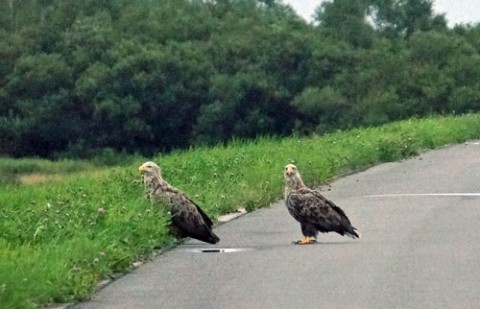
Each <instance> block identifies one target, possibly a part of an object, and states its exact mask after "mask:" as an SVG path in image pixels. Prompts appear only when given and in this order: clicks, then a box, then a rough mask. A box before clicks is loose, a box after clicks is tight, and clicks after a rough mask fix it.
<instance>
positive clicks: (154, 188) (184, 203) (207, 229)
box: [138, 162, 220, 244]
mask: <svg viewBox="0 0 480 309" xmlns="http://www.w3.org/2000/svg"><path fill="white" fill-rule="evenodd" d="M138 170H139V171H140V172H142V173H143V180H144V185H145V194H146V195H147V197H148V198H149V199H150V200H151V201H152V202H158V203H159V204H160V205H164V206H165V207H167V210H168V211H169V213H170V214H171V216H172V217H171V226H170V229H171V233H172V235H173V236H175V237H176V238H180V239H181V238H184V237H192V238H195V239H198V240H200V241H204V242H207V243H210V244H216V243H218V242H219V241H220V238H219V237H218V236H217V235H215V234H214V233H213V231H212V225H213V222H212V220H211V219H210V218H209V217H208V216H207V214H206V213H205V212H204V211H203V210H202V209H201V208H200V206H198V205H197V204H196V203H195V202H194V201H193V200H192V199H190V198H189V197H188V196H187V195H186V194H185V193H183V192H182V191H180V190H179V189H177V188H175V187H173V186H172V185H170V184H169V183H168V182H166V181H165V180H164V179H163V178H162V175H161V171H160V167H159V166H158V165H157V164H155V163H153V162H145V163H143V164H142V165H141V166H140V167H139V168H138Z"/></svg>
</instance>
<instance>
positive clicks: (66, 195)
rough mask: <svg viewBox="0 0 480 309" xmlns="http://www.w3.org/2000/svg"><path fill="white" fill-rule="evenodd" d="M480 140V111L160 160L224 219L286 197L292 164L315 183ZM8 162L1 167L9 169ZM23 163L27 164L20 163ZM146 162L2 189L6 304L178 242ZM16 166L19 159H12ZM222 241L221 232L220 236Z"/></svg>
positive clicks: (0, 273) (55, 291)
mask: <svg viewBox="0 0 480 309" xmlns="http://www.w3.org/2000/svg"><path fill="white" fill-rule="evenodd" d="M478 138H480V115H478V114H471V115H465V116H461V117H446V118H439V117H434V118H428V119H412V120H408V121H402V122H397V123H392V124H389V125H385V126H382V127H376V128H369V129H358V130H352V131H348V132H337V133H333V134H329V135H325V136H313V137H310V138H285V139H277V138H259V139H257V140H256V141H253V142H243V141H233V142H232V143H230V144H229V145H227V146H218V147H213V148H192V149H190V150H188V151H179V152H175V153H171V154H168V155H159V156H157V157H155V158H152V160H154V161H156V162H157V163H158V164H159V165H160V166H161V167H162V170H163V175H164V177H165V178H166V179H167V180H168V181H169V182H170V183H171V184H173V185H175V186H177V187H179V188H181V189H182V190H183V191H185V192H186V193H187V194H188V195H190V196H191V197H192V198H193V199H194V200H196V201H197V202H198V203H199V204H200V206H201V207H202V208H203V209H205V211H206V212H207V213H208V214H210V215H212V216H217V215H220V214H224V213H226V212H230V211H234V210H236V209H238V208H240V207H245V208H247V210H250V211H251V210H254V209H256V208H258V207H263V206H266V205H268V204H269V203H271V202H273V201H275V200H277V199H279V198H281V195H282V191H283V173H282V171H283V167H284V165H285V164H287V163H289V162H292V161H293V162H295V163H296V164H297V166H298V167H299V169H300V171H301V172H302V174H303V176H304V178H305V181H306V182H307V183H309V184H311V185H316V184H319V183H322V182H326V181H328V180H330V179H331V178H333V177H335V176H337V175H340V174H342V173H345V172H349V171H355V170H358V169H361V168H364V167H367V166H370V165H372V164H376V163H379V162H386V161H396V160H400V159H402V158H406V157H409V156H413V155H416V154H418V153H419V152H421V151H423V150H425V149H433V148H436V147H438V146H442V145H445V144H453V143H459V142H463V141H466V140H469V139H478ZM2 162H5V161H2V160H0V170H2V167H1V164H2ZM18 162H19V164H21V162H22V161H18ZM141 163H142V162H140V161H139V162H135V163H133V164H127V165H125V166H122V167H115V168H98V167H92V166H86V167H85V170H84V172H82V173H77V171H79V170H75V173H73V174H72V175H70V176H69V173H62V172H61V171H66V170H69V168H68V164H67V165H63V163H62V162H56V163H52V164H53V165H54V166H51V167H50V168H49V169H57V170H58V171H59V172H58V173H60V174H61V175H62V176H61V177H60V178H58V179H52V180H49V181H46V182H42V183H38V184H35V185H21V184H8V185H3V186H0V261H1V263H0V308H37V307H39V306H41V305H44V304H48V303H54V302H59V303H62V302H72V301H77V300H81V299H85V298H87V297H88V296H89V295H91V293H92V292H93V291H94V288H95V284H96V282H98V281H99V280H101V279H103V278H108V277H109V276H112V275H113V274H114V273H116V272H124V271H128V269H130V267H131V265H132V262H133V261H134V260H136V259H144V258H147V257H148V256H149V255H150V254H151V253H152V252H153V251H154V250H155V248H158V247H163V246H167V245H169V244H171V243H172V241H173V240H172V238H171V237H170V236H169V235H168V231H167V224H168V219H167V216H166V215H165V213H163V212H162V210H161V209H158V208H156V207H153V206H152V205H151V204H149V203H148V202H147V201H146V200H145V199H144V198H143V186H142V184H141V183H140V175H139V174H138V172H137V168H138V166H139V165H140V164H141ZM11 164H12V162H10V163H9V165H11ZM219 236H220V237H221V235H219Z"/></svg>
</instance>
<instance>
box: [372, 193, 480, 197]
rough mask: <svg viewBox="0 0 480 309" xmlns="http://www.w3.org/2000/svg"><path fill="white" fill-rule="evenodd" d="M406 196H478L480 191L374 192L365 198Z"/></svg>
mask: <svg viewBox="0 0 480 309" xmlns="http://www.w3.org/2000/svg"><path fill="white" fill-rule="evenodd" d="M406 196H478V197H480V193H407V194H373V195H364V196H363V198H378V197H406Z"/></svg>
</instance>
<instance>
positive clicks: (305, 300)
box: [75, 142, 480, 309]
mask: <svg viewBox="0 0 480 309" xmlns="http://www.w3.org/2000/svg"><path fill="white" fill-rule="evenodd" d="M298 167H299V169H300V172H301V171H302V164H301V163H299V164H298ZM279 173H282V171H281V170H280V171H279ZM479 192H480V143H479V142H471V143H467V144H462V145H457V146H453V147H449V148H444V149H440V150H436V151H431V152H428V153H425V154H422V155H420V156H418V157H416V158H413V159H410V160H406V161H402V162H399V163H388V164H382V165H379V166H376V167H373V168H370V169H368V170H366V171H363V172H361V173H357V174H353V175H350V176H346V177H343V178H340V179H338V180H337V181H335V182H333V183H332V187H331V191H327V192H325V195H326V196H327V197H329V198H330V199H332V200H333V201H335V202H336V203H337V204H338V205H339V206H341V207H342V208H343V209H344V210H345V212H346V213H347V215H348V216H349V217H350V219H351V221H352V223H353V225H354V226H356V227H357V228H358V229H359V230H360V232H361V233H362V238H361V239H360V240H353V239H350V238H347V237H341V236H339V235H336V234H327V235H325V234H323V235H320V236H319V243H317V244H315V245H309V246H298V245H292V244H291V242H292V241H293V240H298V239H300V238H301V236H302V235H301V233H300V227H299V225H298V224H297V223H296V222H295V221H294V220H293V219H292V218H291V217H290V216H289V214H288V213H287V210H286V209H285V206H284V205H283V202H279V203H276V204H274V205H272V206H271V207H270V208H266V209H262V210H260V211H257V212H254V213H250V214H247V215H244V216H242V217H240V218H238V219H236V220H233V221H231V222H228V223H226V224H223V225H221V226H218V227H217V228H216V229H215V232H216V233H217V234H218V235H219V236H220V237H221V239H222V240H221V242H220V243H219V244H218V245H217V246H211V245H207V244H203V243H200V242H197V241H194V240H189V241H187V242H185V243H184V244H182V245H180V246H179V247H177V248H175V249H173V250H171V251H168V252H166V253H164V254H162V255H160V256H159V257H157V258H156V259H155V260H154V261H152V262H150V263H147V264H145V265H143V266H141V267H139V268H138V269H137V270H135V271H134V272H132V273H130V274H128V275H126V276H124V277H122V278H120V279H119V280H117V281H115V282H113V283H112V284H110V285H109V286H107V287H106V288H104V289H102V290H101V291H100V292H99V293H98V294H97V295H95V297H94V298H93V299H92V300H91V301H89V302H85V303H82V304H79V305H77V306H75V308H76V309H87V308H95V309H96V308H102V309H103V308H262V309H269V308H275V309H277V308H368V309H373V308H382V309H385V308H422V309H423V308H479V307H480V228H479V223H480V193H479ZM208 249H221V250H220V251H221V252H203V251H202V250H204V251H209V250H208Z"/></svg>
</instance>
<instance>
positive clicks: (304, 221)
mask: <svg viewBox="0 0 480 309" xmlns="http://www.w3.org/2000/svg"><path fill="white" fill-rule="evenodd" d="M284 176H285V205H286V206H287V209H288V212H289V213H290V214H291V215H292V217H293V218H295V220H297V221H298V222H300V225H301V228H302V233H303V235H304V236H305V238H304V239H303V240H300V241H297V242H296V243H297V244H308V243H313V242H315V239H316V238H317V234H318V233H319V232H321V233H327V232H337V233H338V234H340V235H342V236H343V235H346V236H350V237H352V238H359V237H360V235H359V233H358V232H357V230H356V229H355V228H354V227H353V226H352V224H351V223H350V220H349V219H348V218H347V216H346V215H345V212H343V210H342V209H341V208H340V207H338V206H337V205H335V204H334V203H333V202H332V201H330V200H328V199H326V198H325V197H324V196H323V195H322V194H321V193H320V192H319V191H317V190H312V189H310V188H308V187H307V186H306V185H305V184H304V183H303V180H302V177H301V176H300V173H299V172H298V169H297V167H296V166H295V165H293V164H288V165H287V166H285V171H284Z"/></svg>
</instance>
